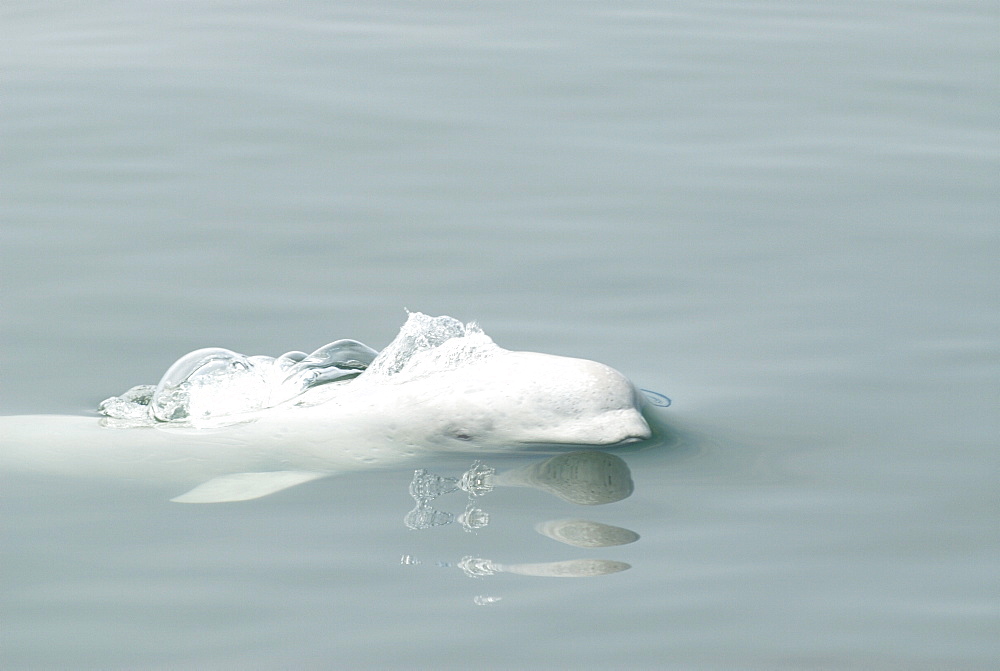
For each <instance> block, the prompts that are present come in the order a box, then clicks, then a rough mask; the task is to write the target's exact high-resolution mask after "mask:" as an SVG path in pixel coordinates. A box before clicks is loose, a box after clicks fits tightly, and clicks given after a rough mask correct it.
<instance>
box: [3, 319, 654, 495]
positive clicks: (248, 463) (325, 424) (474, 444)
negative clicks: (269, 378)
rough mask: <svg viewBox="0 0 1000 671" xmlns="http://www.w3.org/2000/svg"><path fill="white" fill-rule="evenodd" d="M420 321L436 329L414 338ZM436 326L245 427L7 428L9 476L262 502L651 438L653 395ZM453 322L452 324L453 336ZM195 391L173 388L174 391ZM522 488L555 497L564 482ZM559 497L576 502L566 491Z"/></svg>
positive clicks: (47, 420)
mask: <svg viewBox="0 0 1000 671" xmlns="http://www.w3.org/2000/svg"><path fill="white" fill-rule="evenodd" d="M417 317H419V318H422V319H423V320H424V321H423V322H420V323H418V324H417V325H416V326H415V327H414V328H411V329H410V330H407V327H409V326H410V324H411V322H412V321H413V320H414V319H415V318H417ZM437 320H450V318H444V317H442V318H437ZM431 322H435V320H433V319H431V318H427V317H425V316H424V315H419V313H415V314H414V315H411V321H409V322H407V326H404V329H403V331H401V333H400V337H398V338H397V339H396V340H395V341H394V342H393V343H392V344H391V345H390V346H389V347H387V348H386V350H385V351H384V352H383V353H382V354H380V355H379V356H378V358H376V359H375V360H374V361H373V362H372V363H371V365H370V367H368V369H367V370H365V371H364V372H363V373H360V374H359V375H357V377H353V375H352V376H344V378H346V379H342V378H340V377H338V376H332V379H333V380H334V381H333V383H331V384H325V385H323V386H319V387H316V388H310V389H307V390H306V391H305V392H304V393H303V394H301V395H299V396H295V397H292V398H291V399H288V400H283V401H281V402H280V403H277V404H276V405H273V406H267V405H266V404H265V405H262V406H255V407H254V410H253V411H252V412H246V413H243V414H239V415H236V416H235V418H234V420H233V421H235V422H237V423H231V424H228V425H226V423H225V422H222V423H218V422H215V423H212V424H210V425H208V426H209V428H204V426H199V425H198V424H196V423H194V422H189V421H185V422H173V421H154V422H151V425H149V426H140V427H134V428H125V429H112V428H108V427H106V426H101V425H100V424H99V423H98V421H97V420H94V419H92V418H88V417H73V416H34V415H31V416H18V417H3V418H0V467H2V468H3V469H4V470H28V471H42V472H55V473H61V474H65V475H71V476H87V477H106V478H112V479H121V480H129V481H133V480H146V481H152V482H160V481H162V482H169V483H176V484H177V486H187V487H191V486H194V488H193V489H191V490H190V491H188V492H187V493H186V494H183V495H181V496H178V497H176V498H174V499H173V500H175V501H182V502H197V503H206V502H220V501H240V500H247V499H253V498H258V497H261V496H266V495H268V494H271V493H274V492H277V491H281V490H283V489H286V488H288V487H292V486H294V485H297V484H300V483H303V482H308V481H310V480H314V479H317V478H320V477H324V476H327V475H330V474H332V473H335V472H339V471H344V470H354V469H361V468H372V467H378V466H385V465H391V464H395V463H399V462H400V461H402V460H406V459H409V458H412V457H414V456H416V455H418V454H421V453H426V452H433V451H443V450H457V451H469V452H476V451H491V450H509V449H512V448H514V449H516V448H519V447H525V446H531V445H538V444H545V445H548V444H559V445H589V446H604V445H615V444H623V443H628V442H635V441H637V440H643V439H646V438H649V437H650V429H649V426H648V425H647V423H646V421H645V420H644V419H643V417H642V415H641V414H640V410H639V404H640V403H641V401H640V398H641V397H640V396H639V395H638V394H637V392H636V390H635V388H634V387H633V386H632V384H631V383H630V382H629V381H628V380H627V379H626V378H625V377H623V376H622V375H621V374H620V373H618V372H617V371H615V370H613V369H611V368H609V367H607V366H605V365H603V364H599V363H596V362H593V361H586V360H582V359H571V358H565V357H558V356H551V355H546V354H536V353H531V352H511V351H507V350H504V349H501V348H499V347H497V346H496V345H495V344H493V343H492V341H490V340H489V338H488V337H486V336H485V334H483V333H482V332H481V331H478V329H473V328H471V327H467V328H465V330H462V329H459V331H458V332H456V333H453V334H450V335H445V336H443V337H442V336H440V335H439V334H437V335H436V339H435V338H432V337H430V336H431V335H435V334H430V335H428V334H427V333H425V332H422V331H420V329H421V328H426V327H427V325H428V324H429V323H431ZM452 322H455V320H450V322H448V323H447V326H448V327H449V328H451V329H454V328H455V327H454V324H453V323H452ZM435 323H437V322H435ZM455 323H457V322H455ZM437 324H438V325H439V323H437ZM432 325H434V324H432ZM460 326H461V325H460ZM428 343H429V344H428ZM300 360H301V358H297V359H295V360H294V361H292V363H293V364H294V363H295V362H297V361H300ZM213 361H214V360H213ZM247 361H250V363H253V362H252V360H250V359H247ZM270 361H274V360H270ZM199 365H201V366H202V368H203V369H204V368H205V366H204V365H203V363H201V362H199ZM227 365H228V364H227ZM241 365H242V366H243V367H244V368H245V367H246V365H247V364H245V363H242V364H241ZM189 368H191V367H189ZM194 368H196V367H194ZM194 368H192V369H194ZM241 370H242V369H241ZM173 372H174V368H172V369H171V371H168V373H171V374H173ZM196 372H198V371H196ZM215 374H216V372H214V371H213V372H212V375H215ZM352 377H353V379H352ZM211 379H214V378H211ZM192 383H193V378H192V380H191V381H189V382H184V381H180V382H176V384H175V383H174V382H173V381H172V382H171V384H172V385H173V386H172V387H171V390H172V393H175V392H176V391H177V390H182V389H183V385H184V384H189V385H190V384H192ZM162 386H163V385H162V383H161V388H162ZM158 391H160V390H159V389H158ZM146 402H148V399H147V400H146ZM153 402H154V404H155V403H156V402H157V399H156V398H154V399H153ZM179 415H180V413H172V414H171V415H170V417H174V416H179ZM206 416H207V415H206ZM156 419H157V420H161V419H162V418H160V417H159V416H157V417H156ZM532 478H533V479H532ZM521 479H522V481H523V482H524V483H529V482H534V483H537V484H536V485H535V486H542V487H545V486H548V485H546V484H545V483H548V482H550V481H551V480H552V474H551V473H549V472H548V471H546V472H545V473H535V474H533V475H532V474H524V475H523V476H521ZM505 484H518V483H517V482H514V481H513V480H512V481H510V482H507V483H505ZM623 486H624V485H623V483H621V482H619V483H618V484H617V485H615V486H613V487H612V488H611V489H615V488H617V490H618V491H624V489H623ZM628 487H629V491H631V489H630V488H631V480H629V481H628ZM571 489H572V488H571ZM550 491H553V493H556V494H557V495H560V496H563V497H564V498H566V495H565V492H564V493H562V494H560V493H559V491H562V490H559V488H558V487H555V488H550ZM571 495H572V496H582V497H584V498H586V497H587V496H588V494H587V493H586V492H584V491H582V490H581V491H579V492H577V491H574V493H572V494H571ZM626 495H627V494H626ZM612 500H613V499H612Z"/></svg>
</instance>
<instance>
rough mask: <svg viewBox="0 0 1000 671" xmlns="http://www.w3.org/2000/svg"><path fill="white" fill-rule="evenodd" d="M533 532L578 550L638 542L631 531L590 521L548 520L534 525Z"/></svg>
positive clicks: (637, 538) (637, 535)
mask: <svg viewBox="0 0 1000 671" xmlns="http://www.w3.org/2000/svg"><path fill="white" fill-rule="evenodd" d="M535 531H537V532H538V533H540V534H542V535H543V536H548V537H549V538H551V539H552V540H556V541H559V542H560V543H565V544H566V545H574V546H576V547H580V548H606V547H611V546H613V545H625V544H626V543H634V542H636V541H637V540H639V534H637V533H636V532H634V531H632V530H631V529H623V528H622V527H615V526H611V525H610V524H601V523H600V522H591V521H590V520H549V521H547V522H539V523H538V524H536V525H535Z"/></svg>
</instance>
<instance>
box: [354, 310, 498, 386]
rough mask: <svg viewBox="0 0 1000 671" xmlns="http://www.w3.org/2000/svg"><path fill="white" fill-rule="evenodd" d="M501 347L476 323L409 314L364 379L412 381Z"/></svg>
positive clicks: (445, 317) (475, 359) (470, 360)
mask: <svg viewBox="0 0 1000 671" xmlns="http://www.w3.org/2000/svg"><path fill="white" fill-rule="evenodd" d="M498 351H500V347H499V346H498V345H497V344H496V343H494V342H493V340H492V339H490V337H489V336H488V335H486V334H485V333H483V330H482V329H481V328H479V326H477V325H476V324H475V323H471V322H470V323H468V324H463V323H462V322H460V321H459V320H457V319H455V318H453V317H448V316H442V317H429V316H427V315H425V314H422V313H420V312H410V313H409V317H408V318H407V320H406V323H405V324H403V328H402V329H400V331H399V335H398V336H396V338H395V340H393V341H392V342H391V343H390V344H389V345H388V346H387V347H386V348H385V349H384V350H382V352H381V353H380V354H379V355H378V357H377V358H376V359H375V360H374V361H373V362H372V363H371V366H369V367H368V371H367V372H366V373H365V378H366V379H368V380H373V379H376V378H381V379H389V378H394V377H398V378H399V379H412V378H414V377H420V376H422V375H427V374H429V373H434V372H440V371H442V370H452V369H454V368H457V367H458V366H460V365H466V364H468V363H472V362H473V361H478V360H481V359H484V358H486V357H489V356H491V355H492V354H495V353H496V352H498Z"/></svg>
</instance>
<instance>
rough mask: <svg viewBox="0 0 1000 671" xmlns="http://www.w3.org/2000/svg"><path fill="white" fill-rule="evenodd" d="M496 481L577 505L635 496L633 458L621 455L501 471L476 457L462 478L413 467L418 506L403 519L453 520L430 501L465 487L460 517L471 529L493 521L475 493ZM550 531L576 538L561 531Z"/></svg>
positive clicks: (580, 456)
mask: <svg viewBox="0 0 1000 671" xmlns="http://www.w3.org/2000/svg"><path fill="white" fill-rule="evenodd" d="M497 486H500V487H532V488H535V489H539V490H541V491H544V492H549V493H550V494H554V495H556V496H558V497H559V498H561V499H563V500H564V501H568V502H570V503H576V504H578V505H598V504H602V503H613V502H615V501H621V500H622V499H624V498H626V497H628V496H631V494H632V491H633V485H632V473H631V471H630V470H629V467H628V464H626V463H625V462H624V461H623V460H622V459H621V458H620V457H617V456H615V455H613V454H609V453H607V452H599V451H588V452H570V453H567V454H560V455H557V456H555V457H551V458H549V459H545V460H544V461H539V462H537V463H533V464H529V465H527V466H523V467H521V468H517V469H513V470H510V471H505V472H503V473H499V474H498V473H496V469H494V468H493V467H492V466H487V465H485V464H483V463H482V462H479V461H476V462H475V463H474V464H472V467H471V468H470V469H469V470H467V471H466V472H465V473H463V474H462V475H461V477H458V478H451V477H444V476H441V475H437V474H436V473H429V472H428V471H426V470H425V469H423V468H420V469H417V470H416V471H414V473H413V480H411V481H410V496H412V497H413V500H414V501H416V507H414V509H413V510H411V511H410V512H409V513H407V514H406V517H405V518H404V520H403V522H404V524H406V526H407V527H408V528H410V529H427V528H429V527H435V526H442V525H445V524H451V523H452V522H453V521H455V516H454V515H453V514H451V513H448V512H442V511H440V510H437V509H435V508H433V507H431V505H430V503H431V501H433V500H434V499H436V498H438V497H439V496H442V495H444V494H449V493H451V492H454V491H457V490H459V489H461V490H463V491H465V492H467V493H468V494H469V496H470V503H469V506H468V507H467V508H466V511H465V513H463V515H460V516H459V518H458V519H459V521H461V522H462V525H463V526H464V527H465V528H466V529H467V530H471V529H477V528H480V527H482V526H485V525H486V524H487V523H488V519H489V516H488V515H486V514H485V513H483V511H481V510H479V509H478V508H474V507H473V506H472V504H471V498H472V497H478V496H483V495H485V494H488V493H489V492H491V491H493V488H494V487H497ZM610 528H617V527H610ZM541 533H544V532H541ZM595 533H596V532H595ZM629 533H632V532H629ZM546 535H549V534H546ZM551 537H552V538H556V540H561V541H562V542H566V543H570V544H571V545H572V544H573V543H572V542H570V541H568V540H565V539H562V538H557V537H556V536H551ZM636 538H638V536H636ZM632 540H635V539H632ZM621 542H632V541H621ZM610 544H611V545H616V544H621V543H610Z"/></svg>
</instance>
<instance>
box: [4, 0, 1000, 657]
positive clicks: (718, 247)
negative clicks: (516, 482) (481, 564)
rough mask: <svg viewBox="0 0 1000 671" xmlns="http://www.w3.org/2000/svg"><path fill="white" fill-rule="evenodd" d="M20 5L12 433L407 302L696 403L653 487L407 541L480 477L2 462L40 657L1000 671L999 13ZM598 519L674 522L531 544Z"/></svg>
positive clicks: (656, 6) (449, 463)
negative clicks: (207, 480)
mask: <svg viewBox="0 0 1000 671" xmlns="http://www.w3.org/2000/svg"><path fill="white" fill-rule="evenodd" d="M0 12H2V16H3V21H2V22H0V39H2V41H3V43H4V44H5V49H4V50H3V54H2V55H0V64H2V68H3V71H4V73H5V75H4V77H3V84H2V89H3V94H2V96H0V100H2V102H0V106H2V113H3V119H4V123H3V124H2V125H0V145H2V148H3V150H2V152H0V236H2V237H0V243H2V244H0V313H2V315H3V318H2V320H0V352H2V354H3V356H2V357H0V411H2V412H3V413H4V414H19V413H84V412H93V411H94V408H95V407H96V405H97V403H98V402H100V401H101V400H102V399H104V398H107V397H108V396H110V395H112V394H117V393H120V392H121V391H122V390H124V389H126V388H128V387H130V386H131V385H134V384H140V383H148V382H155V380H156V378H157V377H158V376H159V375H160V374H161V373H162V372H163V371H164V370H166V368H167V366H169V365H170V363H171V362H173V361H174V360H176V359H177V358H178V357H179V356H181V355H182V354H184V353H185V352H188V351H191V350H194V349H196V348H199V347H208V346H215V347H225V348H228V349H232V350H235V351H238V352H249V353H263V354H269V355H271V356H276V355H278V354H280V353H282V352H285V351H288V350H293V349H297V350H303V351H312V350H313V349H315V348H317V347H319V346H321V345H323V344H324V343H327V342H330V341H332V340H335V339H337V338H353V339H357V340H360V341H362V342H365V343H367V344H369V345H371V346H373V347H375V348H381V347H384V346H385V345H386V344H387V343H388V342H389V341H390V340H391V339H392V338H393V337H394V335H395V334H396V331H397V329H398V327H399V325H400V324H401V323H402V322H403V320H404V318H405V313H404V311H403V308H409V309H411V310H420V311H423V312H427V313H429V314H450V315H453V316H455V317H458V318H460V319H462V320H466V321H467V320H478V321H479V322H480V323H481V324H482V325H483V326H484V328H485V329H486V331H487V332H488V333H489V334H490V335H491V336H492V337H493V338H494V340H496V341H497V343H499V344H500V345H501V346H503V347H506V348H509V349H524V350H533V351H541V352H549V353H553V354H563V355H569V356H580V357H586V358H592V359H596V360H599V361H602V362H604V363H607V364H609V365H612V366H614V367H615V368H617V369H619V370H621V371H622V372H624V373H625V374H626V375H628V376H629V377H631V378H632V379H633V380H635V381H636V383H637V384H638V385H639V386H642V387H646V388H650V389H655V390H657V391H659V392H662V393H664V394H667V395H668V396H670V397H671V399H672V400H673V405H672V406H671V407H670V408H669V409H666V410H662V411H657V412H659V413H660V414H661V416H662V417H663V418H664V421H665V422H666V423H667V424H668V425H669V426H670V427H671V429H670V431H671V432H672V433H671V437H672V439H671V440H670V441H668V444H667V445H666V446H664V447H662V448H661V449H656V450H647V451H640V452H632V453H628V452H626V453H623V454H622V455H621V456H622V457H623V458H624V459H625V461H626V462H627V463H628V466H629V468H630V470H631V473H632V478H633V479H634V483H635V492H634V494H633V495H632V496H630V497H628V498H626V499H624V500H621V501H618V502H615V503H608V504H606V505H601V506H593V507H586V508H584V507H582V506H579V505H575V504H572V503H569V502H567V501H564V500H562V499H559V498H558V497H555V496H553V495H552V494H550V493H547V492H545V491H539V490H536V489H530V488H529V489H524V488H517V489H512V488H498V489H497V490H496V491H495V492H491V493H490V494H489V496H488V497H483V499H482V504H483V508H484V509H486V510H488V512H490V514H491V517H490V524H489V525H488V526H487V527H485V528H482V529H480V530H479V531H478V532H477V533H475V534H473V533H467V532H464V531H462V530H461V527H460V525H458V524H457V523H453V524H450V525H445V526H441V527H435V528H431V529H425V530H421V531H414V530H410V529H407V528H406V526H405V525H404V524H403V517H404V515H405V514H406V513H407V511H409V510H410V509H411V508H412V505H413V500H412V498H411V497H410V495H409V493H408V491H407V487H408V484H409V482H410V479H411V477H412V475H413V473H412V471H413V468H426V469H428V470H431V471H434V472H440V473H442V474H446V475H449V476H457V475H458V474H460V473H461V472H463V471H464V470H465V469H467V468H468V467H469V465H470V464H469V462H468V460H467V459H464V458H462V459H458V458H456V459H451V460H449V459H442V460H431V461H428V462H426V463H420V464H414V465H413V467H412V468H409V467H408V468H401V469H398V470H394V471H380V472H371V473H361V474H354V475H351V476H350V477H344V478H335V479H330V480H327V481H319V482H314V483H310V484H307V485H303V486H301V487H298V488H295V489H292V490H289V491H287V492H284V493H281V494H279V495H275V496H272V497H269V498H265V499H261V500H259V501H256V502H249V503H246V504H224V505H218V506H179V505H177V504H171V503H169V502H168V499H169V498H170V497H171V496H174V495H176V493H177V492H169V491H152V490H149V489H142V488H134V487H130V486H129V483H119V484H118V485H115V486H100V487H98V486H96V485H95V484H93V483H87V482H72V481H70V482H67V481H61V480H60V481H55V480H51V479H46V478H42V477H38V478H28V479H24V478H19V479H10V478H5V479H4V480H3V481H2V487H0V498H2V502H3V508H2V509H3V511H4V513H3V515H2V516H0V519H2V522H0V525H2V526H0V561H2V564H0V566H2V568H0V571H2V573H0V584H2V589H0V601H2V603H0V613H2V615H0V618H2V623H3V626H2V627H0V651H2V652H0V654H2V656H3V657H4V659H3V664H2V665H3V666H5V667H6V668H14V669H17V668H31V669H39V668H53V669H56V668H66V667H67V666H72V667H73V668H81V669H82V668H94V669H97V668H109V667H116V666H118V667H126V668H178V667H180V668H205V669H208V668H237V667H239V668H288V667H300V668H338V667H339V668H348V667H355V668H356V667H361V668H468V667H470V666H477V667H481V668H483V667H484V668H515V667H522V668H523V667H531V668H574V669H580V668H594V669H598V668H614V667H616V666H623V665H625V664H627V665H628V666H629V667H630V668H650V669H652V668H684V669H728V668H751V669H775V668H837V669H841V668H858V669H862V668H864V669H867V668H989V667H992V666H995V665H996V664H997V662H998V661H1000V651H998V646H997V643H996V640H998V633H1000V615H998V609H997V603H998V599H1000V586H998V581H997V575H998V570H997V568H998V567H997V556H998V555H997V550H998V541H1000V538H998V536H1000V532H998V529H1000V525H998V520H997V513H996V500H997V485H996V482H997V476H998V475H1000V463H998V462H1000V460H998V457H997V453H996V443H997V436H998V435H1000V426H998V420H997V413H996V402H997V388H998V385H997V380H998V370H997V368H998V367H997V361H998V357H997V338H996V334H997V332H998V326H1000V324H998V318H997V315H998V314H1000V310H998V308H1000V305H998V303H1000V301H998V290H997V282H996V276H997V264H996V249H997V243H998V240H997V228H996V223H997V211H998V207H997V206H998V199H997V193H998V188H997V187H998V184H997V174H998V160H997V156H998V149H1000V140H998V134H997V130H996V112H995V111H996V109H997V105H998V103H1000V95H998V87H997V81H998V74H1000V73H998V65H997V63H998V59H997V43H996V35H997V29H998V27H1000V25H998V24H1000V21H998V16H997V9H996V7H995V5H994V4H993V3H988V2H981V1H977V2H972V1H969V2H940V1H933V0H929V1H927V2H918V1H907V2H902V1H900V2H892V1H887V2H867V3H847V4H844V3H830V2H813V3H796V2H778V1H773V0H772V1H764V0H762V1H759V2H749V3H747V2H740V3H734V2H707V3H706V2H697V3H695V2H679V3H661V2H650V1H649V0H644V1H636V2H626V3H615V4H611V3H601V2H547V3H532V2H503V3H501V2H477V3H457V2H421V3H411V2H391V3H382V4H380V5H379V6H378V7H374V6H371V5H370V4H369V3H360V2H359V3H350V2H344V3H339V2H338V3H333V4H325V5H315V4H312V3H303V2H292V3H285V4H282V5H281V6H280V7H279V6H276V5H275V6H272V5H270V4H268V3H230V2H207V3H199V4H198V5H184V6H178V5H177V4H176V3H166V2H152V1H147V2H140V3H131V4H128V5H120V4H117V3H105V2H97V3H89V4H88V5H87V6H86V8H83V7H81V8H78V9H74V8H72V7H68V6H65V5H63V4H60V3H14V4H13V5H11V4H8V5H6V6H5V8H4V9H3V10H0ZM534 458H535V457H533V456H530V455H522V456H520V457H518V456H512V457H507V458H505V460H501V461H499V462H497V463H496V464H494V465H496V466H497V468H498V470H499V469H500V468H501V467H503V468H508V467H509V468H513V467H516V466H519V465H525V464H526V463H528V461H529V460H530V459H534ZM447 496H448V497H451V498H448V499H447V500H448V507H449V508H450V509H451V511H452V512H455V513H458V512H461V510H462V509H464V507H465V505H466V500H465V499H464V498H462V495H461V494H449V495H447ZM442 498H443V499H444V498H445V497H442ZM574 517H587V518H589V519H592V520H594V521H597V522H601V523H605V524H609V525H615V526H621V527H624V528H628V529H630V530H633V531H635V532H637V533H638V534H639V535H640V536H641V538H640V539H639V540H638V541H637V542H635V543H631V544H628V545H623V546H620V547H615V548H611V549H610V550H608V549H605V550H602V551H601V552H600V553H596V554H595V551H593V550H587V551H584V550H582V549H579V548H573V547H570V546H565V545H562V544H559V543H557V542H555V541H553V540H552V539H550V538H546V537H544V536H541V535H539V534H537V533H536V532H535V531H534V530H533V527H534V525H535V524H536V523H537V522H539V521H543V520H551V519H559V518H574ZM465 556H475V557H481V558H488V559H491V560H493V561H495V562H500V563H507V564H515V563H527V562H546V561H563V560H567V559H573V558H578V557H584V556H599V557H603V558H607V559H609V560H615V561H621V562H626V563H628V564H630V565H631V566H632V568H631V569H629V570H626V571H622V572H619V573H615V574H612V575H606V576H600V577H593V578H586V579H584V578H581V579H573V580H569V579H556V578H545V577H536V576H524V575H517V574H510V573H498V574H496V575H492V576H488V577H481V578H469V577H467V576H466V575H465V573H464V572H463V571H462V570H461V569H460V568H458V567H457V566H455V564H456V563H457V562H459V561H460V560H461V559H462V558H463V557H465ZM404 557H410V558H412V559H415V560H419V561H420V562H421V563H419V564H418V563H412V562H411V563H407V562H405V561H401V560H402V559H403V558H404ZM438 564H444V565H443V566H439V565H438ZM477 597H485V598H486V600H485V601H484V600H483V599H479V602H480V603H484V604H485V605H478V604H477V602H476V599H477ZM490 598H499V599H500V600H499V601H493V602H490V601H489V599H490Z"/></svg>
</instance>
